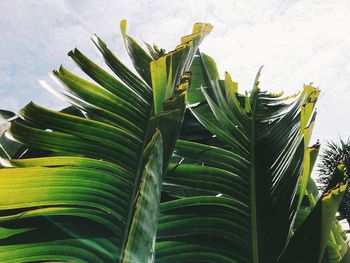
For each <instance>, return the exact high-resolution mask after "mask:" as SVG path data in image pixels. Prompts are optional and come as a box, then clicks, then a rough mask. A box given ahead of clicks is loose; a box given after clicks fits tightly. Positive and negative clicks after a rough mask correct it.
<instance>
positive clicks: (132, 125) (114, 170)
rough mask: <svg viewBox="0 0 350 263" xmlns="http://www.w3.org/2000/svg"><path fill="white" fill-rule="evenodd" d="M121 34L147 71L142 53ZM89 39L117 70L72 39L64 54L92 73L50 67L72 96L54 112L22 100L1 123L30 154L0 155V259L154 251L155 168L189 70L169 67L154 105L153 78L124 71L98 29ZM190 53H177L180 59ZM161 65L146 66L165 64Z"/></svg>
mask: <svg viewBox="0 0 350 263" xmlns="http://www.w3.org/2000/svg"><path fill="white" fill-rule="evenodd" d="M203 26H204V25H203ZM197 27H198V25H197ZM123 34H124V37H125V40H126V42H128V43H127V49H128V50H129V52H130V55H131V57H132V59H133V60H134V62H135V63H136V64H137V65H138V66H139V67H140V69H142V72H143V73H142V72H140V74H141V77H147V76H146V75H147V74H146V75H143V74H144V73H147V72H149V62H147V61H146V62H147V63H148V65H146V64H147V63H146V64H145V61H144V60H142V59H143V58H142V56H143V53H142V51H141V50H140V49H139V46H138V45H137V44H136V42H134V40H132V38H130V37H129V36H126V34H125V32H123ZM202 36H203V35H201V36H200V37H202ZM200 37H194V39H197V38H200ZM93 42H94V44H95V46H96V47H97V49H98V50H99V51H100V52H101V54H102V56H103V58H104V60H105V62H106V63H107V65H108V66H109V67H110V68H111V69H112V71H113V72H114V73H115V74H116V75H117V77H118V79H117V78H116V77H114V76H112V75H111V74H109V73H107V72H106V71H105V70H103V69H102V68H101V67H99V66H97V64H95V63H94V62H92V61H91V60H89V59H88V58H87V57H85V56H84V55H83V54H82V53H81V52H80V51H79V50H77V49H74V50H73V51H71V52H69V56H70V57H71V58H72V59H73V60H74V61H75V62H76V64H77V65H78V66H79V67H80V68H81V69H82V70H83V71H84V72H85V73H86V74H87V75H88V76H89V77H90V78H91V79H92V80H94V81H96V83H92V82H90V81H87V80H85V79H83V78H80V77H78V76H77V75H74V74H72V73H71V72H69V71H68V70H66V69H65V68H64V67H62V66H61V67H60V68H59V70H57V71H53V73H52V76H53V78H54V79H55V80H56V81H57V82H58V83H60V84H62V86H63V88H64V89H65V91H63V92H61V91H57V90H55V89H54V88H52V87H50V86H49V85H47V84H44V85H45V87H47V88H48V89H49V90H50V91H51V92H52V93H54V94H56V95H58V96H59V97H61V98H63V99H65V100H66V101H68V102H69V103H71V104H72V105H73V106H72V107H71V108H69V109H65V110H63V111H61V112H56V111H52V110H48V109H45V108H42V107H40V106H38V105H36V104H34V103H29V104H28V105H27V106H26V107H24V108H23V109H22V110H21V111H20V112H19V113H18V118H17V119H16V120H15V121H13V122H12V123H11V126H10V128H9V129H8V131H7V132H8V134H9V135H10V136H12V138H14V139H15V140H16V141H18V142H20V143H21V144H23V145H25V146H26V147H28V148H29V151H28V152H32V153H33V152H35V153H36V154H35V155H34V156H35V157H33V158H28V157H30V156H32V155H33V154H29V155H24V156H26V157H27V158H25V159H7V158H3V159H1V164H2V165H3V166H4V167H6V168H3V169H1V170H0V174H1V176H0V177H1V178H0V181H1V183H0V184H1V186H0V188H1V191H0V197H1V199H2V200H3V201H2V202H1V204H0V244H1V246H0V261H1V262H43V261H70V262H143V261H144V260H145V259H146V261H147V262H153V261H154V251H155V249H154V245H155V240H156V237H155V235H156V231H157V223H158V213H159V202H160V193H161V184H162V176H163V171H164V170H166V167H165V166H166V165H167V163H168V162H169V159H170V157H171V155H172V152H173V149H174V146H175V142H176V139H177V136H178V134H179V128H180V126H181V123H182V120H183V115H184V112H185V98H186V92H187V89H188V86H189V83H190V75H189V74H188V73H185V74H184V68H185V66H183V67H181V68H179V69H178V71H177V72H174V73H173V78H174V79H176V80H177V81H171V83H170V82H169V83H170V84H169V85H168V86H167V87H163V89H165V88H167V89H168V90H172V92H171V96H169V97H167V98H163V100H162V101H160V100H158V101H157V103H162V105H163V106H162V109H163V110H162V111H161V112H158V113H157V114H154V113H155V103H154V101H153V97H157V95H154V93H157V92H160V93H162V92H163V91H162V88H161V87H157V88H156V89H154V87H150V86H149V83H148V84H146V83H145V82H144V81H143V80H142V79H141V78H139V77H138V76H137V75H136V74H134V73H132V71H130V70H129V69H128V68H126V67H125V66H124V65H123V63H122V62H121V61H120V60H119V59H118V58H117V57H115V55H114V54H113V53H112V52H111V51H110V50H109V49H108V48H107V46H106V45H105V44H104V43H103V42H102V40H100V39H99V38H98V37H95V38H94V40H93ZM193 42H195V41H193ZM191 43H192V42H191ZM197 44H198V43H197ZM187 45H188V46H190V44H188V43H187ZM187 45H184V46H183V47H179V48H178V52H182V50H185V49H186V48H187ZM184 54H185V53H184ZM193 55H194V54H192V53H191V52H187V53H186V54H185V55H184V56H183V57H181V58H178V60H176V63H178V64H179V65H187V64H188V63H189V61H192V59H193V58H192V57H191V56H193ZM140 56H141V57H140ZM166 56H168V55H166ZM160 59H161V58H160ZM140 63H141V64H140ZM163 66H164V67H159V68H158V69H156V70H155V71H154V72H153V73H152V74H155V75H159V72H158V70H159V71H160V72H164V71H169V70H170V68H171V66H170V65H163ZM149 77H151V76H149ZM152 88H153V89H152ZM169 122H171V125H168V123H169ZM3 157H4V156H3ZM47 233H50V235H47Z"/></svg>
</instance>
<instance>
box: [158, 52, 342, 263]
mask: <svg viewBox="0 0 350 263" xmlns="http://www.w3.org/2000/svg"><path fill="white" fill-rule="evenodd" d="M191 71H192V73H193V72H196V73H195V74H193V82H192V85H191V89H190V92H189V94H188V102H189V104H190V105H189V108H190V111H191V113H192V115H193V116H195V118H196V119H197V121H199V122H200V123H201V124H202V126H203V127H205V128H206V129H207V130H208V131H210V132H211V136H210V135H208V134H203V133H200V134H201V136H199V137H193V136H191V133H193V132H196V131H200V130H201V129H202V128H201V127H198V125H194V122H195V121H196V120H195V119H193V118H188V119H185V122H184V127H185V129H184V130H183V131H182V134H181V135H182V137H181V138H185V139H186V140H178V142H177V144H176V148H175V156H176V157H177V159H174V161H175V162H174V163H172V164H170V165H169V167H168V172H167V174H166V176H165V178H164V181H163V184H164V186H163V189H164V191H167V193H168V195H169V196H170V197H172V199H171V198H168V199H167V200H165V201H164V202H162V204H161V210H160V211H161V216H160V220H159V225H158V234H157V244H156V257H157V262H253V263H257V262H263V263H265V262H269V263H272V262H321V260H322V259H323V255H324V252H325V244H326V242H327V240H328V237H329V234H330V226H331V223H330V222H329V220H330V219H331V222H332V220H333V219H334V216H335V213H336V210H337V207H338V206H339V201H340V200H341V197H342V195H343V192H344V189H345V188H346V186H347V181H346V176H343V180H342V181H340V182H338V184H336V185H334V186H333V187H332V188H331V190H330V192H329V193H325V194H324V196H323V197H322V198H320V199H319V200H318V205H316V207H315V209H313V212H311V213H310V219H309V220H305V222H304V223H303V224H302V225H301V226H300V227H299V228H298V229H297V230H296V231H295V227H296V226H295V218H296V216H297V212H298V211H299V209H300V207H301V202H302V199H303V196H304V195H305V193H307V185H308V182H309V181H310V180H311V179H310V173H311V169H312V162H313V161H314V160H315V156H314V155H313V156H310V154H311V152H312V151H311V150H312V149H313V148H312V147H308V145H309V142H310V137H311V131H312V128H313V126H314V122H315V117H316V112H315V109H314V106H315V103H316V101H317V97H318V95H319V90H318V89H317V88H314V87H312V86H311V85H307V86H304V89H303V91H302V92H301V93H300V94H296V95H293V96H289V97H283V96H282V95H283V94H273V93H268V92H266V91H262V90H261V89H260V88H259V75H260V71H259V73H258V75H257V77H256V79H255V81H254V83H253V89H252V90H251V91H250V92H249V93H246V94H241V93H239V92H238V83H237V82H234V81H232V78H231V76H230V75H229V74H228V73H227V72H226V73H225V79H224V80H221V79H220V78H219V74H218V71H217V68H216V64H215V61H214V60H213V59H212V58H211V57H209V56H207V55H206V54H204V53H201V52H198V53H197V55H196V57H195V59H194V63H193V65H192V68H191ZM196 77H197V79H195V78H196ZM198 141H200V142H198ZM176 160H180V161H177V162H176ZM322 209H323V210H324V211H325V212H323V213H322V212H320V211H323V210H322ZM314 223H317V225H316V224H315V225H314V226H315V230H314V231H313V232H312V233H310V231H308V229H309V228H310V225H312V224H314ZM316 226H317V227H316ZM294 231H295V234H294ZM315 233H316V234H315ZM293 234H294V235H293ZM317 239H318V240H317ZM304 240H308V241H309V242H314V243H315V244H318V245H315V246H314V247H312V248H313V249H310V250H308V251H307V252H306V249H307V248H308V247H310V244H305V242H301V241H304ZM301 252H303V253H305V252H306V253H309V254H310V256H309V257H306V256H304V257H303V256H302V255H303V254H302V253H301ZM310 258H311V259H312V260H311V261H310V260H309V259H310Z"/></svg>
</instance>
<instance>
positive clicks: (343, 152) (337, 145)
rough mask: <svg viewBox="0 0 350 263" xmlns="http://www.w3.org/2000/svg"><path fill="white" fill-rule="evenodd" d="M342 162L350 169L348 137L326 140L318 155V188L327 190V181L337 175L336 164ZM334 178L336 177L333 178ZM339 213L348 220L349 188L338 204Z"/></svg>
mask: <svg viewBox="0 0 350 263" xmlns="http://www.w3.org/2000/svg"><path fill="white" fill-rule="evenodd" d="M339 164H343V165H345V167H346V169H347V170H348V171H350V139H347V140H343V139H340V140H339V142H333V141H330V142H327V144H326V145H325V148H324V150H323V151H322V154H321V156H320V164H319V169H318V172H319V178H318V182H319V184H320V189H321V190H322V191H327V190H328V185H329V182H330V181H331V180H332V178H333V177H336V176H337V172H336V171H337V169H336V168H337V165H339ZM335 180H336V179H335ZM339 214H340V217H341V218H342V219H346V220H347V221H348V222H350V190H349V189H348V190H347V191H346V193H345V196H344V198H343V201H342V202H341V204H340V206H339Z"/></svg>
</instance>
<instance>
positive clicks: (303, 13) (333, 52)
mask: <svg viewBox="0 0 350 263" xmlns="http://www.w3.org/2000/svg"><path fill="white" fill-rule="evenodd" d="M349 14H350V1H349V0H339V1H338V0H330V1H329V0H322V1H311V0H305V1H292V0H271V1H260V0H255V1H249V0H244V1H223V0H216V1H212V0H196V1H192V0H182V1H164V0H139V1H136V0H129V1H122V0H104V1H100V0H80V1H78V0H66V1H64V0H21V1H20V0H1V1H0V35H1V41H0V108H2V109H9V110H13V111H18V110H19V109H20V108H21V107H23V106H24V105H26V104H27V103H28V102H29V101H34V102H35V103H37V104H39V105H42V106H46V107H50V108H52V109H60V108H62V107H63V106H65V104H64V102H62V101H61V100H59V99H58V98H55V97H54V96H52V95H51V94H50V93H48V91H46V90H45V89H44V88H43V87H41V86H40V84H39V83H38V80H45V81H48V82H50V81H51V80H50V78H49V77H48V75H47V74H48V72H50V71H51V70H53V69H57V68H58V67H59V66H60V65H61V64H63V65H64V66H65V67H66V68H68V69H69V70H71V71H73V72H74V73H77V74H79V75H82V74H81V73H80V71H79V70H78V69H77V67H76V66H75V65H74V63H73V62H72V61H70V59H69V58H68V56H67V53H68V51H69V50H71V49H73V48H75V47H78V48H79V49H80V50H81V51H82V52H83V53H84V54H85V55H87V56H88V57H89V58H91V59H92V60H94V61H95V62H97V64H99V65H101V66H103V60H102V58H101V57H100V56H99V55H98V53H97V52H96V50H95V49H94V48H93V46H92V44H91V41H90V37H91V36H92V35H93V34H94V33H96V34H97V35H98V36H99V37H101V38H102V39H103V40H104V41H105V42H106V43H107V44H108V46H109V47H110V48H111V49H112V50H113V51H114V52H115V53H116V55H117V56H118V57H119V58H121V59H122V60H123V61H125V63H126V64H127V65H130V61H129V60H128V57H127V55H126V52H125V48H124V44H123V41H122V38H121V35H120V29H119V22H120V21H121V20H122V19H124V18H125V19H127V21H128V28H127V32H128V34H129V35H131V36H133V37H134V38H135V39H136V40H137V41H139V42H140V43H142V42H143V41H144V42H147V43H151V44H153V43H155V44H157V45H158V46H160V47H162V48H165V49H166V50H172V49H173V48H174V47H175V46H176V45H177V44H178V43H179V38H180V37H181V36H183V35H186V34H189V33H190V32H191V29H192V25H193V24H194V23H195V22H209V23H211V24H212V25H213V26H214V30H213V31H212V33H211V34H210V35H208V36H207V38H206V39H205V40H204V41H203V43H202V45H201V51H202V52H205V53H207V54H208V55H210V56H212V57H213V58H214V59H215V60H216V62H217V65H218V68H219V71H220V73H221V76H223V74H224V71H228V72H229V73H230V74H231V76H232V78H233V79H234V80H235V81H238V82H239V85H240V86H239V87H240V91H241V92H243V91H244V90H250V89H251V87H252V84H253V81H254V78H255V75H256V73H257V70H258V68H259V67H260V66H261V65H264V69H263V72H262V76H261V79H260V80H261V82H260V83H261V84H260V87H261V88H262V89H263V90H265V89H266V90H269V91H273V92H277V91H284V92H285V94H287V95H288V94H293V93H296V92H298V91H300V90H301V89H302V87H303V84H309V83H311V82H312V83H313V84H314V85H315V86H318V87H319V88H320V89H321V95H320V98H319V101H318V103H317V111H318V115H317V121H316V125H315V128H314V135H313V141H315V140H316V138H319V139H320V140H321V142H325V141H326V140H337V139H338V138H339V136H341V137H343V138H347V137H349V136H350V15H349ZM103 67H105V66H103Z"/></svg>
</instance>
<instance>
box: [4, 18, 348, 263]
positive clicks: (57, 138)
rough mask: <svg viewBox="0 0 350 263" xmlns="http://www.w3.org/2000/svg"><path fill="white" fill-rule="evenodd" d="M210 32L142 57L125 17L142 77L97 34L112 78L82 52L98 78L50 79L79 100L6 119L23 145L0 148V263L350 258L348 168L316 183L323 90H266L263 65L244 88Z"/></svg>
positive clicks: (64, 75) (197, 29)
mask: <svg viewBox="0 0 350 263" xmlns="http://www.w3.org/2000/svg"><path fill="white" fill-rule="evenodd" d="M211 29H212V27H211V25H209V24H200V23H198V24H195V26H194V28H193V32H192V34H191V35H188V36H185V37H183V38H182V39H181V43H180V45H179V46H177V47H176V48H175V49H174V50H173V51H171V52H168V53H166V52H165V51H164V50H163V49H160V48H158V47H157V46H155V45H154V46H153V47H152V46H151V45H147V48H148V50H149V54H148V53H147V52H146V51H145V50H143V49H142V48H141V46H140V45H138V44H137V43H136V41H135V40H134V39H133V38H131V37H130V36H129V35H127V33H126V22H125V21H122V22H121V30H122V36H123V40H124V44H125V46H126V49H127V52H128V54H129V56H130V58H131V60H132V63H133V65H134V67H135V70H136V71H137V73H138V74H135V73H133V72H132V71H131V70H129V69H128V68H127V67H126V66H125V65H124V64H123V63H122V62H121V61H120V60H119V59H118V58H117V57H116V56H115V55H114V54H113V53H112V52H111V51H110V50H109V49H108V47H107V46H106V44H105V43H104V42H103V41H102V40H101V39H100V38H98V37H97V36H94V37H93V39H92V41H93V44H94V45H95V47H96V48H97V49H98V51H99V52H100V53H101V55H102V57H103V58H104V61H105V62H106V64H107V66H108V67H109V68H110V69H111V70H112V72H113V73H114V74H115V75H116V76H112V75H111V74H109V73H108V72H107V71H105V70H103V69H102V68H101V67H99V66H98V65H96V64H95V63H94V62H92V61H91V60H89V59H88V58H87V57H85V56H84V55H83V54H82V53H81V52H80V51H79V50H78V49H74V50H72V51H71V52H69V56H70V57H71V58H72V59H73V60H74V62H76V64H77V65H78V66H79V67H80V68H81V69H82V71H83V72H85V73H86V74H87V75H88V76H89V77H90V78H91V79H92V80H93V81H95V83H92V82H90V81H87V80H84V79H82V78H79V77H78V76H76V75H74V74H72V73H71V72H69V71H68V70H66V69H65V68H63V67H60V68H59V70H57V71H53V72H52V74H51V75H52V77H53V78H54V79H55V80H56V81H57V82H58V83H59V84H61V85H62V86H63V88H64V89H65V92H61V91H59V90H57V89H55V88H52V87H51V86H49V85H48V84H47V83H42V84H43V85H44V86H45V87H46V88H47V89H48V90H49V91H51V92H52V93H54V94H55V95H57V96H59V97H61V98H63V99H64V100H66V101H67V102H69V103H70V104H71V105H72V106H71V107H69V108H66V109H64V110H62V111H61V112H56V111H52V110H48V109H44V108H42V107H40V106H39V105H36V104H34V103H29V104H28V105H27V106H26V107H25V108H23V109H22V110H21V111H20V112H19V113H18V114H17V118H15V119H14V120H13V119H10V120H8V118H7V117H6V118H4V119H6V125H8V122H10V123H11V125H10V128H9V129H7V130H6V138H7V139H8V138H12V140H14V141H16V143H17V144H18V145H20V146H21V147H19V148H16V151H14V152H10V151H7V150H6V149H9V148H8V147H3V148H4V149H5V150H4V154H2V155H1V157H2V158H1V165H2V167H5V168H2V169H1V170H0V188H1V190H0V200H2V201H1V202H0V262H50V261H51V262H52V261H60V262H132V263H134V262H166V263H168V262H253V263H257V262H259V263H274V262H278V263H283V262H301V263H302V262H321V261H322V260H323V262H341V261H331V259H334V258H336V257H335V255H340V257H337V259H339V258H341V260H343V261H342V263H344V262H346V261H344V260H347V259H346V258H347V257H345V255H346V254H347V252H346V251H347V250H346V249H347V246H346V245H345V247H344V243H342V242H341V239H340V237H341V232H340V231H338V230H339V226H337V224H336V221H334V215H335V212H336V210H337V207H338V206H339V202H340V200H341V198H342V195H343V193H344V191H345V188H346V187H347V181H346V179H347V176H346V173H347V171H345V170H344V169H340V173H341V176H339V177H338V181H336V182H333V185H331V186H330V187H329V191H328V192H326V193H324V194H322V195H321V197H319V196H318V194H317V193H314V192H313V191H312V190H313V188H312V187H311V186H312V182H313V181H312V179H311V178H310V173H311V170H312V166H313V163H314V161H315V158H316V153H317V150H316V148H315V147H309V142H310V137H311V131H312V128H313V126H314V122H315V117H316V113H315V109H314V107H315V103H316V101H317V97H318V95H319V90H318V89H316V88H314V87H312V86H311V85H307V86H305V87H304V89H303V91H302V92H301V93H300V94H295V95H292V96H289V97H284V96H283V94H273V93H268V92H266V91H262V90H261V89H260V88H259V75H260V71H259V73H258V75H257V77H256V79H255V81H254V83H253V84H254V85H253V89H252V90H251V91H250V92H249V93H248V92H246V93H245V94H241V93H239V92H238V83H237V82H234V81H233V80H232V78H231V76H230V75H229V74H228V73H225V79H224V80H221V79H220V78H219V74H218V71H217V68H216V65H215V61H214V60H213V59H212V58H211V57H209V56H207V55H205V54H204V53H201V52H200V51H199V49H198V46H199V44H200V43H201V41H202V39H203V38H204V37H205V36H206V35H207V34H208V33H209V32H210V31H211ZM186 104H187V106H186ZM186 107H187V110H186V109H185V108H186ZM4 116H7V115H6V114H4ZM12 116H13V115H11V116H9V117H12ZM182 123H183V125H182ZM178 137H179V138H180V139H179V140H177V138H178ZM5 142H6V143H10V141H5ZM0 145H1V146H4V144H3V141H0ZM310 194H312V196H310ZM311 197H312V198H311ZM305 198H309V199H310V200H312V201H313V203H312V205H311V203H310V204H308V205H307V206H305ZM310 226H313V227H314V226H316V227H315V228H312V227H310ZM337 231H338V232H337ZM338 234H339V235H338ZM332 235H333V236H332ZM332 238H333V239H332ZM306 241H307V242H308V243H307V242H306ZM333 241H334V242H333ZM312 242H313V246H312V249H309V250H308V247H309V246H310V247H311V245H310V243H312ZM332 242H333V243H332ZM339 245H341V246H342V248H341V249H339V248H338V246H339ZM332 248H333V250H332ZM325 251H326V252H325ZM305 253H308V255H307V256H305ZM325 260H328V261H325Z"/></svg>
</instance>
